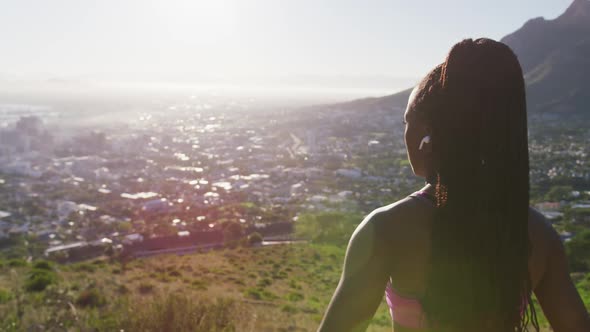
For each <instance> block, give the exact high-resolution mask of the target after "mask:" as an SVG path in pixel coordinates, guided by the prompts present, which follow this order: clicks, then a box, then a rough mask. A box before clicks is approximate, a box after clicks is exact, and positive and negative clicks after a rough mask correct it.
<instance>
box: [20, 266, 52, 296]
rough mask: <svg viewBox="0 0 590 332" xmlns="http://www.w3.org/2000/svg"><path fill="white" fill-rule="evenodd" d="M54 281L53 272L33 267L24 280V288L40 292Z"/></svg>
mask: <svg viewBox="0 0 590 332" xmlns="http://www.w3.org/2000/svg"><path fill="white" fill-rule="evenodd" d="M56 281H57V277H56V275H55V273H54V272H52V271H47V270H41V269H33V270H32V271H31V272H30V273H29V275H28V276H27V279H26V280H25V290H26V291H28V292H41V291H43V290H45V288H47V286H49V285H51V284H54V283H56Z"/></svg>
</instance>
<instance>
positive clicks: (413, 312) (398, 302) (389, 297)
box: [385, 191, 434, 329]
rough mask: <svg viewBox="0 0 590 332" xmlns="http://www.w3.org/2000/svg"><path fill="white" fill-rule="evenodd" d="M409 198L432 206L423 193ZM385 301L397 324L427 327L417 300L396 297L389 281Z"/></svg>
mask: <svg viewBox="0 0 590 332" xmlns="http://www.w3.org/2000/svg"><path fill="white" fill-rule="evenodd" d="M410 196H412V197H419V198H422V199H424V200H427V201H428V202H429V203H432V204H434V203H433V202H434V197H432V195H430V194H429V193H427V192H425V191H417V192H415V193H413V194H411V195H410ZM385 300H386V301H387V305H388V306H389V313H390V314H391V319H393V320H394V321H395V322H396V323H397V324H399V325H402V326H405V327H408V328H414V329H422V328H426V327H427V324H426V317H425V315H424V311H423V310H422V304H421V303H420V301H419V300H418V299H413V298H409V297H403V296H400V295H398V294H397V293H396V292H395V291H394V290H393V287H392V285H391V281H389V282H387V287H386V288H385ZM394 311H395V312H394Z"/></svg>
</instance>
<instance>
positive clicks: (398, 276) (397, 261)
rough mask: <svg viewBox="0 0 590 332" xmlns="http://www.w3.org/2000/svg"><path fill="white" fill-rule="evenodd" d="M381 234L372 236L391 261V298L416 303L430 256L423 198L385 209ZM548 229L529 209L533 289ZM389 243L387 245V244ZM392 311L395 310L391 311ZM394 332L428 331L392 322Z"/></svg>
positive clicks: (428, 211) (428, 207)
mask: <svg viewBox="0 0 590 332" xmlns="http://www.w3.org/2000/svg"><path fill="white" fill-rule="evenodd" d="M382 211H383V214H384V217H383V221H382V225H381V226H380V227H383V230H382V231H378V232H376V234H378V235H379V236H382V237H384V239H382V241H378V242H382V243H387V244H388V245H389V246H388V248H386V249H385V250H386V251H387V252H389V253H390V254H389V255H390V257H391V263H390V267H391V268H390V278H391V280H390V281H391V288H392V290H393V291H394V293H395V295H397V296H399V297H402V298H405V299H412V300H415V301H417V302H418V303H419V301H420V299H421V298H423V297H424V294H425V292H426V286H427V280H428V272H429V264H430V256H431V233H430V231H431V225H432V222H433V215H434V205H433V204H432V203H431V202H430V201H429V200H428V199H426V198H424V197H420V196H417V195H411V196H409V197H408V198H406V199H403V200H401V201H399V202H397V203H395V204H392V205H390V206H388V207H385V208H384V209H383V210H382ZM550 227H551V226H549V225H547V224H546V221H545V220H544V218H543V216H542V215H541V214H539V213H538V212H536V211H535V210H533V209H530V214H529V237H530V240H531V244H532V252H531V258H530V260H529V270H530V277H531V282H532V286H533V289H535V288H536V286H537V285H538V284H539V282H540V281H541V278H542V276H543V273H544V271H545V269H546V261H547V250H548V249H547V246H548V241H547V239H548V236H550V234H548V233H549V232H550V231H551V230H550V229H549V228H550ZM387 239H389V241H387ZM393 311H395V308H393ZM394 327H395V331H396V332H399V331H402V332H403V331H412V332H415V331H429V330H428V329H416V328H408V327H405V326H403V325H401V324H399V323H398V322H396V321H394Z"/></svg>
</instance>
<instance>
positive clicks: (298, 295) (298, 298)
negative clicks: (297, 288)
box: [287, 292, 304, 302]
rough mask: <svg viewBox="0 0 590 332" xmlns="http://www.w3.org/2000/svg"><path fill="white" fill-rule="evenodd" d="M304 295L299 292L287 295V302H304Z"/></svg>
mask: <svg viewBox="0 0 590 332" xmlns="http://www.w3.org/2000/svg"><path fill="white" fill-rule="evenodd" d="M303 298H304V297H303V294H301V293H299V292H291V293H289V294H287V300H289V301H291V302H296V301H301V300H303Z"/></svg>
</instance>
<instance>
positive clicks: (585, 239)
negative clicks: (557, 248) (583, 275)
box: [565, 230, 590, 272]
mask: <svg viewBox="0 0 590 332" xmlns="http://www.w3.org/2000/svg"><path fill="white" fill-rule="evenodd" d="M565 249H566V253H567V256H568V261H569V264H570V269H571V270H572V271H574V272H580V271H588V270H589V269H590V230H583V231H581V232H580V233H578V234H576V235H575V236H574V237H573V238H572V239H571V240H570V241H569V242H566V244H565Z"/></svg>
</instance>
